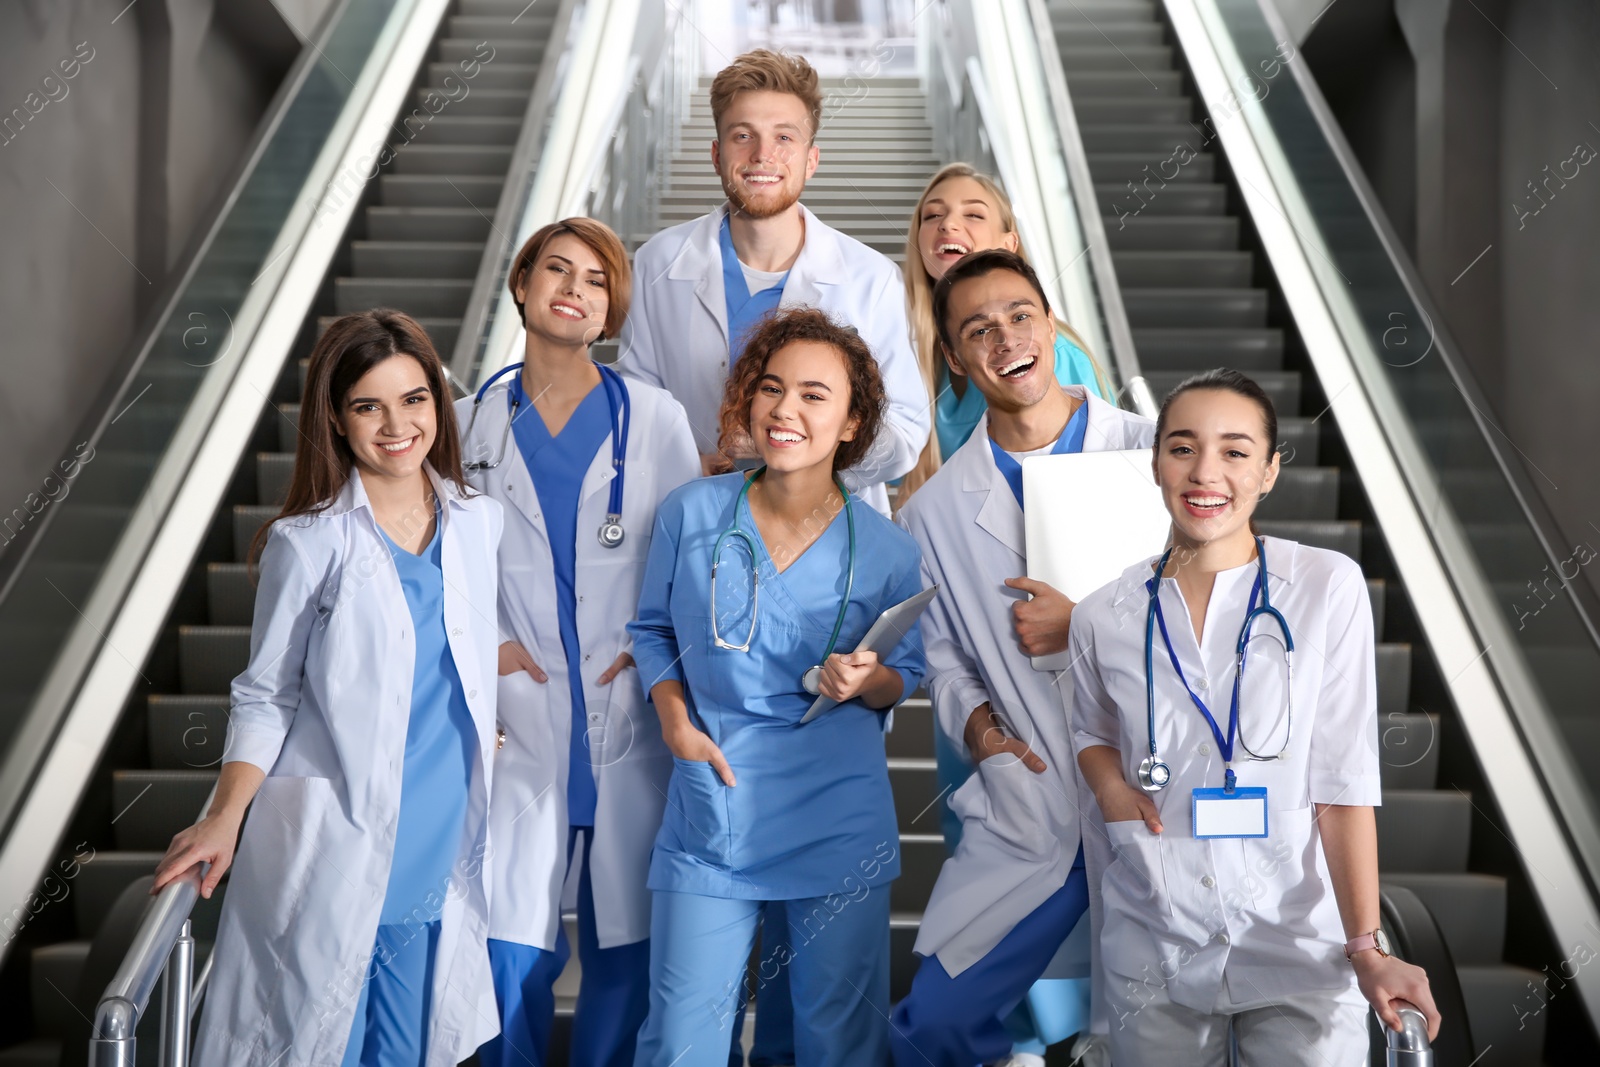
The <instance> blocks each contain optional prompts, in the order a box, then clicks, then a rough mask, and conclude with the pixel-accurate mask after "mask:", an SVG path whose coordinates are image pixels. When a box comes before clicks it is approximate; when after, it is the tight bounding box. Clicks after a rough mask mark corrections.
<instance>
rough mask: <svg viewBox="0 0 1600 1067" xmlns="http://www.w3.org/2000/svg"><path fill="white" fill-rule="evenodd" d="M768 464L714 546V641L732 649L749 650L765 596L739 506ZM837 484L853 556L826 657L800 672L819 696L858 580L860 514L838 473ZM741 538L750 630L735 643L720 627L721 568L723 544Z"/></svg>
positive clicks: (751, 481)
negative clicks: (745, 556)
mask: <svg viewBox="0 0 1600 1067" xmlns="http://www.w3.org/2000/svg"><path fill="white" fill-rule="evenodd" d="M766 471H767V468H766V467H765V466H762V467H760V468H758V469H757V470H756V472H755V473H754V474H752V475H751V476H750V477H749V478H747V479H745V483H744V485H742V486H740V488H739V497H738V499H737V500H735V501H734V502H733V524H732V525H731V526H729V527H728V528H727V529H726V530H723V531H722V532H721V533H720V534H718V535H717V543H716V545H715V547H713V548H712V549H711V641H712V643H713V644H714V645H716V646H717V647H718V648H725V649H727V650H728V651H730V652H749V651H750V642H751V641H752V640H754V638H755V636H756V614H757V609H758V607H759V598H760V596H761V582H760V578H759V576H758V575H757V573H756V560H757V559H759V558H760V557H759V556H757V554H756V542H755V539H754V538H753V537H751V536H750V535H749V534H748V533H746V532H745V531H744V529H743V528H742V527H741V526H740V525H739V509H740V508H743V507H746V506H748V501H749V498H750V487H751V486H752V485H754V484H755V481H756V479H757V478H759V477H761V476H762V475H763V474H765V473H766ZM834 484H835V485H837V486H838V487H839V492H840V493H842V494H844V521H845V527H846V529H848V530H849V531H850V556H849V567H848V569H847V570H846V572H845V579H844V599H843V600H841V601H840V602H839V614H838V616H837V617H836V618H835V619H834V620H833V635H832V636H831V637H829V638H828V647H827V648H826V649H825V650H823V653H822V659H821V661H820V662H818V663H816V664H815V665H814V666H811V667H807V668H806V670H805V672H804V673H803V674H801V675H800V684H801V686H803V687H804V688H805V691H806V692H808V693H810V694H811V695H812V696H816V695H817V693H818V692H819V691H820V690H821V688H822V664H824V663H826V662H828V657H829V656H831V655H833V650H834V646H835V645H837V644H838V643H839V631H840V630H841V629H843V628H844V616H845V612H846V611H848V610H849V608H850V591H851V590H852V589H854V588H855V584H856V517H855V514H854V513H853V512H852V511H851V509H850V490H848V489H846V488H845V487H844V483H843V482H841V481H839V479H838V477H837V476H835V478H834ZM730 537H732V538H738V539H739V540H740V541H743V542H744V547H745V549H746V550H747V551H748V552H749V553H750V630H749V632H748V633H746V634H745V635H744V642H743V643H742V644H737V645H736V644H734V643H732V642H731V641H727V640H725V639H724V638H723V636H722V634H721V633H720V632H719V631H718V629H717V568H718V567H720V566H722V546H723V545H725V544H727V543H728V539H729V538H730Z"/></svg>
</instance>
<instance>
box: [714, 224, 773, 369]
mask: <svg viewBox="0 0 1600 1067" xmlns="http://www.w3.org/2000/svg"><path fill="white" fill-rule="evenodd" d="M717 239H718V242H719V244H720V246H721V248H722V294H723V296H724V298H726V300H727V311H728V366H729V367H732V366H733V365H734V363H736V362H738V359H739V356H740V354H741V353H742V352H744V343H745V340H746V339H747V338H748V337H749V336H750V333H751V331H752V330H754V329H755V328H756V326H757V324H759V323H760V322H761V319H762V317H763V316H765V315H766V314H767V313H768V312H769V311H771V310H773V309H774V308H776V307H777V306H778V304H779V303H781V302H782V300H783V287H784V286H785V285H787V284H788V282H789V272H788V271H784V273H783V279H782V280H781V281H779V282H778V284H777V285H773V286H769V287H768V288H766V289H763V290H761V291H760V292H759V293H752V292H750V287H749V285H747V284H746V283H745V279H744V268H743V267H742V266H740V264H739V253H738V251H737V250H736V249H735V248H734V247H733V226H732V224H731V223H730V222H729V221H728V216H727V215H724V216H722V229H721V230H720V231H719V232H718V235H717Z"/></svg>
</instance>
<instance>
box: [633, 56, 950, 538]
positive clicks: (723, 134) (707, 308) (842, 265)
mask: <svg viewBox="0 0 1600 1067" xmlns="http://www.w3.org/2000/svg"><path fill="white" fill-rule="evenodd" d="M711 114H712V119H713V121H714V122H715V124H716V130H717V139H716V140H714V141H712V143H711V165H712V167H713V168H714V169H715V170H716V172H717V175H718V176H719V177H720V178H721V179H722V188H723V191H724V192H725V193H726V194H727V200H726V202H725V203H723V204H722V205H720V206H719V207H718V208H717V209H716V210H715V211H712V212H711V213H709V214H707V215H702V216H701V217H700V218H698V219H695V220H694V221H693V222H686V223H683V224H681V225H678V226H673V227H672V228H670V229H667V230H663V231H662V232H661V233H658V234H656V236H654V237H652V238H651V239H650V240H649V241H647V242H645V244H644V246H643V247H642V248H640V249H639V251H638V252H637V253H635V255H634V266H633V271H634V292H633V308H632V310H631V312H630V313H629V316H628V326H627V329H626V330H625V332H624V333H623V337H622V355H621V358H620V360H619V361H618V363H617V368H618V369H619V370H620V371H621V372H622V373H623V374H625V375H628V376H630V377H633V378H637V379H638V380H640V381H643V382H648V383H649V384H651V385H654V386H658V387H660V388H663V389H666V390H667V391H668V392H669V393H671V394H672V395H673V396H674V397H675V398H676V399H677V400H678V402H679V403H680V404H682V405H683V406H684V410H685V411H686V412H687V413H688V416H689V425H690V427H691V428H692V429H693V430H694V435H695V442H696V445H697V447H698V448H699V449H700V453H701V459H702V464H703V468H704V471H705V473H707V474H710V473H713V472H715V471H717V470H720V469H723V468H724V467H725V465H726V463H727V461H728V459H735V460H738V459H747V458H750V457H753V456H754V451H753V450H750V451H749V452H748V454H747V455H746V454H740V455H735V456H731V457H725V456H723V455H722V454H720V453H719V452H718V449H717V439H718V436H719V427H718V424H717V419H718V412H719V411H720V409H721V407H722V393H723V388H724V386H725V384H726V382H727V379H728V370H729V368H730V367H731V366H732V365H733V364H734V363H735V362H736V361H737V360H738V358H739V353H740V352H741V351H742V350H743V348H744V338H745V337H747V336H748V335H749V333H750V331H751V330H752V328H753V327H754V326H755V325H756V324H757V323H758V322H759V321H760V320H761V319H762V318H763V317H764V316H766V315H767V314H768V313H770V312H771V311H772V310H773V309H774V308H777V307H793V306H796V305H809V306H811V307H816V308H819V309H821V310H822V311H825V312H827V313H828V314H829V315H830V316H831V317H832V318H833V319H834V320H835V321H837V322H839V323H840V324H841V325H844V326H848V327H850V328H852V329H854V330H855V331H856V332H857V333H858V334H860V335H861V338H862V340H864V341H866V342H867V346H868V347H869V348H871V349H872V353H873V355H875V356H876V357H877V358H878V364H879V366H880V368H881V369H882V372H883V381H884V386H885V388H886V390H887V392H888V394H889V412H888V419H887V422H886V424H885V430H886V431H887V432H885V433H883V434H880V435H879V439H878V443H877V445H876V446H875V447H874V449H873V451H872V453H871V454H869V455H868V456H867V457H866V458H865V459H864V460H863V461H862V462H861V463H859V464H857V465H856V466H855V467H854V468H852V469H851V470H849V471H845V472H844V480H845V484H846V485H847V486H848V487H849V488H850V489H851V490H852V491H855V492H857V493H858V494H859V495H861V496H862V497H863V498H864V499H866V500H867V501H868V502H869V503H871V504H872V505H873V506H874V507H876V508H877V509H878V510H879V511H881V512H883V513H884V514H888V494H887V493H886V492H885V490H884V488H883V485H882V483H883V482H885V481H888V480H892V479H895V478H899V477H900V476H901V475H903V474H905V473H906V472H907V471H909V470H910V469H911V468H912V466H913V465H914V464H915V463H916V461H917V457H918V456H919V455H921V453H922V447H923V445H924V444H926V443H927V440H928V432H929V430H930V428H931V425H932V422H931V414H930V410H929V403H928V391H927V387H926V386H925V385H924V384H923V380H922V374H921V371H920V370H919V369H918V366H917V359H916V355H915V353H914V352H913V351H912V348H911V334H910V329H909V327H908V326H907V320H906V311H905V298H904V296H903V295H902V286H903V282H902V281H901V277H900V270H899V268H898V267H896V266H895V265H894V264H893V263H892V262H890V261H889V259H888V258H887V257H886V256H884V255H883V254H882V253H879V252H875V251H873V250H872V249H871V248H868V247H867V246H866V245H864V244H862V243H861V242H860V241H857V240H855V239H854V238H851V237H847V236H845V235H844V234H842V233H840V232H839V231H837V230H835V229H833V228H832V227H830V226H827V225H825V224H824V223H823V222H822V221H821V220H820V219H818V218H817V217H816V216H815V215H813V214H812V213H811V212H810V211H809V210H807V208H806V207H805V206H804V205H803V204H801V203H800V195H801V193H802V192H803V191H804V189H805V184H806V181H807V180H808V179H809V178H810V177H811V176H812V175H813V174H814V173H816V169H817V164H818V161H819V159H820V154H819V152H818V149H817V144H816V134H817V128H818V126H819V125H820V123H821V120H822V94H821V92H820V90H819V89H818V87H817V73H816V71H815V70H813V69H812V68H811V66H810V64H808V63H807V62H806V61H805V60H804V59H801V58H800V57H798V56H790V55H781V54H779V53H776V52H770V51H767V50H766V49H757V50H755V51H753V52H747V53H745V54H744V55H741V56H739V57H738V58H737V59H735V60H734V61H733V63H732V64H731V65H729V66H728V67H726V68H724V69H723V70H722V71H721V73H719V74H718V75H717V77H716V79H715V80H714V81H713V82H712V83H711Z"/></svg>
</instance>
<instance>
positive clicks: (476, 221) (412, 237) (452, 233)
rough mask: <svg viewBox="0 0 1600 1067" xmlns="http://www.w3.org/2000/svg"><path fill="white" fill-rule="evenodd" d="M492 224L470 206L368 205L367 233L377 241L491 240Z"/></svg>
mask: <svg viewBox="0 0 1600 1067" xmlns="http://www.w3.org/2000/svg"><path fill="white" fill-rule="evenodd" d="M492 225H493V223H492V222H491V221H490V220H489V219H487V218H485V217H484V214H483V212H481V211H479V210H477V209H476V208H470V207H369V208H367V236H368V237H369V238H370V239H372V240H374V241H476V242H479V243H480V244H481V243H482V242H484V241H487V240H488V239H489V231H490V228H491V226H492Z"/></svg>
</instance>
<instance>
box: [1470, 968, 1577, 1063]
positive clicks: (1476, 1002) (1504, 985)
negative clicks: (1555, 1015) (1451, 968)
mask: <svg viewBox="0 0 1600 1067" xmlns="http://www.w3.org/2000/svg"><path fill="white" fill-rule="evenodd" d="M1569 972H1570V969H1569ZM1552 976H1553V977H1552ZM1456 977H1457V978H1459V979H1460V980H1461V999H1462V1000H1463V1001H1464V1002H1465V1003H1466V1008H1467V1015H1468V1017H1469V1018H1470V1019H1471V1020H1472V1022H1471V1027H1472V1043H1473V1045H1474V1046H1476V1047H1477V1048H1479V1049H1481V1050H1483V1052H1482V1054H1481V1056H1482V1058H1481V1059H1479V1060H1477V1061H1475V1062H1474V1063H1473V1065H1472V1067H1522V1065H1523V1064H1536V1063H1540V1062H1542V1053H1543V1050H1544V1036H1545V1025H1546V1020H1547V1019H1548V1018H1549V1015H1548V1013H1547V1012H1545V1011H1544V1010H1543V1009H1544V1006H1545V1003H1546V1001H1548V1000H1549V999H1550V998H1551V996H1552V995H1554V996H1560V995H1561V993H1562V991H1563V985H1564V983H1563V982H1562V974H1561V972H1560V970H1559V969H1558V968H1557V967H1554V966H1552V967H1550V968H1549V970H1548V971H1546V972H1540V971H1534V970H1530V969H1529V968H1527V967H1516V966H1513V965H1511V964H1505V963H1500V964H1494V965H1492V966H1486V967H1473V966H1466V967H1457V968H1456ZM1546 983H1548V986H1547V985H1546Z"/></svg>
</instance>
